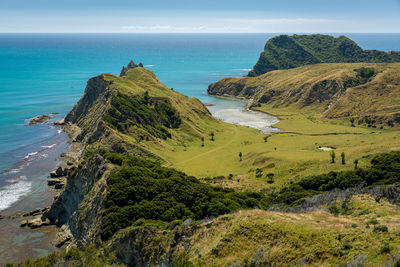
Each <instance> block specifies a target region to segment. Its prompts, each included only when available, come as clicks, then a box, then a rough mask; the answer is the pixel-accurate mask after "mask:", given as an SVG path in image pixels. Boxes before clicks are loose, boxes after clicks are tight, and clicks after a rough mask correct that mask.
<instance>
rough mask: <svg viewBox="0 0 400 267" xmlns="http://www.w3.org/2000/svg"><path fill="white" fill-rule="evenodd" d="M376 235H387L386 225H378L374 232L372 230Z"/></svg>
mask: <svg viewBox="0 0 400 267" xmlns="http://www.w3.org/2000/svg"><path fill="white" fill-rule="evenodd" d="M372 231H373V232H374V233H387V232H388V228H387V226H386V225H376V226H374V230H372Z"/></svg>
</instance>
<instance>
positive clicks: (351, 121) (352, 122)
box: [350, 118, 354, 127]
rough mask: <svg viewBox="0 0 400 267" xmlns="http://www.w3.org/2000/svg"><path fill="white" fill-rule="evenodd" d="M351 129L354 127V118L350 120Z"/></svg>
mask: <svg viewBox="0 0 400 267" xmlns="http://www.w3.org/2000/svg"><path fill="white" fill-rule="evenodd" d="M350 123H351V127H354V118H350Z"/></svg>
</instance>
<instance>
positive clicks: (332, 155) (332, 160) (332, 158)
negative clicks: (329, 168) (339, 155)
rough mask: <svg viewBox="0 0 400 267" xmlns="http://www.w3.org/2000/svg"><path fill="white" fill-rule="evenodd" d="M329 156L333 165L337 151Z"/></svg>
mask: <svg viewBox="0 0 400 267" xmlns="http://www.w3.org/2000/svg"><path fill="white" fill-rule="evenodd" d="M329 155H330V156H331V163H335V158H336V155H335V151H333V150H332V151H331V153H329Z"/></svg>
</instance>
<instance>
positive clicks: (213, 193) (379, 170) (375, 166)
mask: <svg viewBox="0 0 400 267" xmlns="http://www.w3.org/2000/svg"><path fill="white" fill-rule="evenodd" d="M104 156H105V157H106V158H107V159H108V160H109V161H110V162H111V163H113V164H115V165H118V166H119V167H117V169H116V170H115V171H114V172H113V173H112V174H111V175H110V176H109V178H108V191H107V195H106V205H105V210H104V212H103V225H102V238H103V239H104V240H107V239H109V238H110V237H111V236H112V235H113V234H114V233H115V232H117V231H118V230H120V229H123V228H126V227H128V226H130V225H132V224H134V223H137V222H138V221H140V220H143V219H144V220H150V221H151V222H152V223H155V222H165V223H167V222H172V221H175V220H184V219H187V218H192V219H195V220H201V219H203V218H206V217H213V216H218V215H222V214H226V213H230V212H233V211H235V210H239V209H250V208H254V207H261V208H266V207H268V206H271V205H276V204H279V205H284V206H296V205H298V204H300V203H302V202H303V201H304V200H305V199H306V198H308V197H311V196H314V195H317V194H321V193H323V192H327V191H331V190H333V189H348V188H353V187H356V186H360V185H363V186H375V185H384V184H396V183H398V182H400V152H390V153H385V154H381V155H379V156H376V157H374V158H373V159H372V160H371V167H369V168H367V169H355V170H353V171H343V172H329V173H327V174H322V175H315V176H310V177H306V178H303V179H301V180H300V181H298V182H296V183H293V184H291V185H290V186H287V187H285V188H283V189H281V190H280V191H279V192H277V193H270V194H267V195H264V196H263V195H261V194H258V193H248V192H247V193H242V192H235V191H233V190H231V189H224V188H220V187H213V186H211V185H208V184H204V183H202V182H200V181H199V180H197V179H196V178H195V177H191V176H187V175H186V174H184V173H182V172H179V171H177V170H175V169H172V168H165V167H161V166H160V165H159V163H156V162H153V161H149V160H145V159H141V158H137V157H133V156H129V155H125V154H124V155H122V154H115V153H104Z"/></svg>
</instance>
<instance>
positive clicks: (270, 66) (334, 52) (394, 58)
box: [248, 34, 400, 77]
mask: <svg viewBox="0 0 400 267" xmlns="http://www.w3.org/2000/svg"><path fill="white" fill-rule="evenodd" d="M351 62H365V63H386V62H400V52H394V51H393V52H388V53H387V52H383V51H377V50H363V49H362V48H361V47H359V46H358V45H357V43H355V42H354V41H353V40H351V39H349V38H347V37H345V36H340V37H337V38H335V37H333V36H329V35H321V34H314V35H292V36H288V35H280V36H276V37H274V38H271V39H270V40H268V42H267V43H266V45H265V47H264V52H262V53H261V55H260V58H259V59H258V62H257V63H256V65H255V66H254V67H253V69H252V70H251V71H250V72H249V74H248V76H250V77H254V76H258V75H261V74H264V73H266V72H269V71H272V70H279V69H291V68H296V67H300V66H305V65H310V64H317V63H351Z"/></svg>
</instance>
